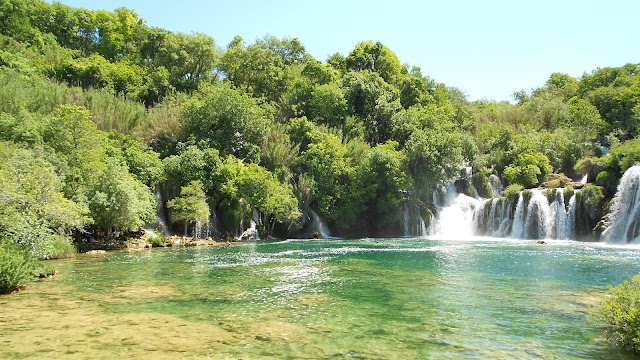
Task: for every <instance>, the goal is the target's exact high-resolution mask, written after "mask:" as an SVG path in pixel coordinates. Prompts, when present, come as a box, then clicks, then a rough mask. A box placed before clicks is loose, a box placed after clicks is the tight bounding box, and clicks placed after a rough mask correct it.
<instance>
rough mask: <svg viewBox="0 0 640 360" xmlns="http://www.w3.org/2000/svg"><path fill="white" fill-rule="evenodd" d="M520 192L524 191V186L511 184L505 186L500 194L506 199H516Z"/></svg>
mask: <svg viewBox="0 0 640 360" xmlns="http://www.w3.org/2000/svg"><path fill="white" fill-rule="evenodd" d="M522 190H524V186H522V185H520V184H511V185H509V186H507V188H506V189H504V191H503V192H502V193H503V194H504V196H505V197H506V198H508V199H517V198H518V196H520V191H522Z"/></svg>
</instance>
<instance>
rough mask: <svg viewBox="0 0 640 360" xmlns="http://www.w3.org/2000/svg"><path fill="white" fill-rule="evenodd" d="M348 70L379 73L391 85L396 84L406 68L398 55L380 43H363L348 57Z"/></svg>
mask: <svg viewBox="0 0 640 360" xmlns="http://www.w3.org/2000/svg"><path fill="white" fill-rule="evenodd" d="M346 63H347V68H348V69H350V70H355V71H361V70H370V71H375V72H377V73H378V74H379V75H380V76H381V77H382V78H383V79H384V81H386V82H387V83H389V84H395V83H396V81H397V80H398V77H399V76H400V75H401V74H402V72H403V70H404V68H403V67H402V64H400V60H398V57H397V56H396V54H395V53H394V52H393V51H391V50H390V49H389V48H388V47H386V46H384V45H382V43H380V42H376V43H373V42H372V41H363V42H360V43H358V44H357V45H356V47H355V48H354V49H353V50H351V53H349V56H347V60H346Z"/></svg>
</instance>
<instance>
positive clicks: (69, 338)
mask: <svg viewBox="0 0 640 360" xmlns="http://www.w3.org/2000/svg"><path fill="white" fill-rule="evenodd" d="M585 245H588V246H589V247H591V248H592V249H585V248H584V247H585ZM639 260H640V249H639V248H628V247H606V246H599V245H597V244H596V245H593V244H584V243H577V242H568V241H564V242H560V241H558V242H554V241H550V244H547V245H537V244H535V242H532V241H522V240H518V241H511V240H497V239H489V238H485V239H474V240H469V241H438V240H426V239H361V240H288V241H283V242H264V243H254V244H239V245H234V246H231V247H228V248H222V247H219V248H182V249H177V248H176V249H153V250H151V251H148V250H147V251H143V252H132V253H128V252H116V253H109V254H107V255H104V256H98V257H91V256H88V255H82V256H80V255H79V256H77V257H76V258H75V259H70V260H61V261H56V262H54V263H52V264H51V265H52V266H54V267H56V268H57V269H58V271H59V275H57V276H56V277H55V278H53V279H48V280H45V281H41V282H38V283H36V284H34V285H32V286H30V287H29V288H28V289H27V290H25V291H22V292H19V293H17V294H14V295H9V296H2V297H0V358H83V359H85V358H91V359H101V358H105V359H112V358H115V357H118V356H124V357H126V358H131V357H137V358H153V359H162V358H168V359H169V358H170V359H175V358H233V359H235V358H243V359H253V358H274V359H276V358H277V359H281V358H291V359H317V358H362V359H411V358H432V359H434V358H435V359H438V358H442V359H447V358H494V359H510V358H518V359H534V358H536V359H538V358H544V359H547V358H560V359H571V358H576V359H577V358H580V359H583V358H594V359H604V358H616V359H624V358H631V356H630V355H628V354H625V353H620V352H617V351H616V350H615V349H611V348H610V347H608V346H607V344H606V343H605V342H604V340H603V339H602V338H601V336H600V334H599V333H598V331H597V329H596V323H595V322H594V320H593V319H592V318H591V317H590V316H589V311H590V309H592V307H593V306H594V305H595V304H597V302H598V301H599V299H600V298H601V296H602V295H603V293H604V292H605V291H606V289H607V287H608V286H610V285H616V284H618V283H620V282H622V281H623V280H625V279H628V278H629V276H631V275H634V274H638V273H640V261H639Z"/></svg>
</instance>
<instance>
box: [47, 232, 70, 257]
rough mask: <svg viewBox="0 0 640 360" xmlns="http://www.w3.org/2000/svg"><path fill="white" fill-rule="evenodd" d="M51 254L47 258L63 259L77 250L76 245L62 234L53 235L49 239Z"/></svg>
mask: <svg viewBox="0 0 640 360" xmlns="http://www.w3.org/2000/svg"><path fill="white" fill-rule="evenodd" d="M49 245H50V247H51V254H50V255H49V257H48V258H49V259H63V258H68V257H71V256H73V254H75V253H76V252H77V249H76V247H75V246H74V245H73V244H72V243H71V238H70V237H68V236H63V235H53V236H51V238H50V240H49Z"/></svg>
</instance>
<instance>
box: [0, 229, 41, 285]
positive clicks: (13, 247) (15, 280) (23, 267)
mask: <svg viewBox="0 0 640 360" xmlns="http://www.w3.org/2000/svg"><path fill="white" fill-rule="evenodd" d="M35 270H36V261H35V260H34V259H33V258H32V257H31V255H30V254H29V253H28V252H27V251H25V250H24V249H22V248H21V247H20V246H18V245H17V244H15V243H13V242H11V241H8V240H0V294H6V293H10V292H12V291H15V290H18V289H20V288H22V287H24V286H25V285H27V284H28V283H29V282H30V281H31V280H32V279H33V277H34V275H35V274H34V273H35Z"/></svg>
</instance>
